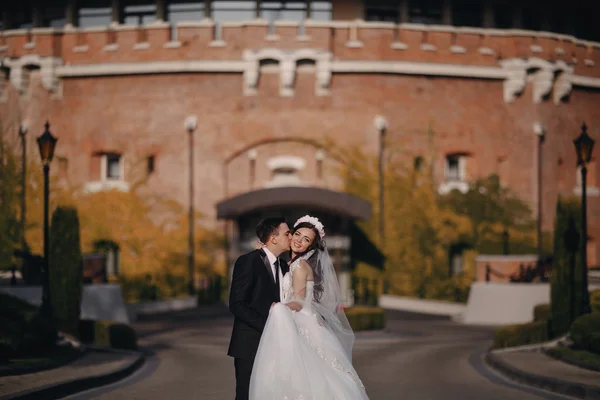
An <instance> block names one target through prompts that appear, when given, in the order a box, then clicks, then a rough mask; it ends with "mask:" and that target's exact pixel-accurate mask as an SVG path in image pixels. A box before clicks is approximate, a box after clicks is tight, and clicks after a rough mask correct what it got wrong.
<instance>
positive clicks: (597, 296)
mask: <svg viewBox="0 0 600 400" xmlns="http://www.w3.org/2000/svg"><path fill="white" fill-rule="evenodd" d="M590 306H591V307H592V312H595V313H600V289H597V290H594V291H592V292H590Z"/></svg>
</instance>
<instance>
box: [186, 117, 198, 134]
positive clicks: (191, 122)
mask: <svg viewBox="0 0 600 400" xmlns="http://www.w3.org/2000/svg"><path fill="white" fill-rule="evenodd" d="M183 125H184V126H185V129H186V130H187V131H188V132H190V133H192V132H193V131H195V130H196V127H197V126H198V118H197V117H196V116H195V115H190V116H189V117H187V118H186V119H185V122H184V124H183Z"/></svg>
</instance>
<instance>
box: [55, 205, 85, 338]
mask: <svg viewBox="0 0 600 400" xmlns="http://www.w3.org/2000/svg"><path fill="white" fill-rule="evenodd" d="M50 232H51V233H50V256H49V257H50V260H49V263H50V268H49V275H50V293H51V300H52V308H53V312H54V320H55V323H56V326H57V327H58V328H59V329H61V330H63V331H65V332H68V333H71V334H74V335H76V334H77V325H78V321H79V313H80V310H81V297H82V293H83V259H82V255H81V243H80V239H79V217H78V216H77V210H76V209H75V208H72V207H57V208H56V210H54V213H53V214H52V224H51V226H50Z"/></svg>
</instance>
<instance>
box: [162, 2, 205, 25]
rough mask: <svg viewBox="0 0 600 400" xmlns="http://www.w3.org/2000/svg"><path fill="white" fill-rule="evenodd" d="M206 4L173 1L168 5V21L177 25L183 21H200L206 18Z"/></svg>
mask: <svg viewBox="0 0 600 400" xmlns="http://www.w3.org/2000/svg"><path fill="white" fill-rule="evenodd" d="M204 15H205V14H204V2H201V1H195V2H186V1H181V0H177V1H173V2H169V3H168V4H167V21H168V22H170V23H171V24H176V23H178V22H183V21H200V20H202V19H203V18H204Z"/></svg>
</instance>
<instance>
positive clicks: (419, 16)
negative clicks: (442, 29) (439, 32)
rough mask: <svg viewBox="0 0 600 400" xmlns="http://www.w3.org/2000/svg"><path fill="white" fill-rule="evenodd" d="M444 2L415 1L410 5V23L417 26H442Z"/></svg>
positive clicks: (437, 0) (441, 0)
mask: <svg viewBox="0 0 600 400" xmlns="http://www.w3.org/2000/svg"><path fill="white" fill-rule="evenodd" d="M443 6H444V4H443V0H430V1H425V0H414V1H411V2H410V3H409V18H410V22H412V23H415V24H441V23H442V10H443Z"/></svg>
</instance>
